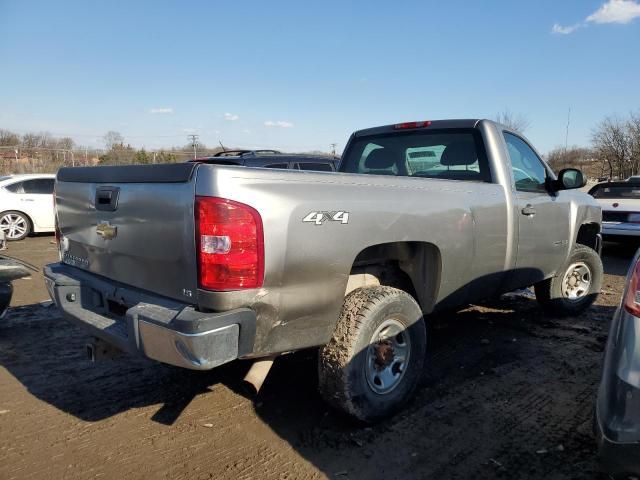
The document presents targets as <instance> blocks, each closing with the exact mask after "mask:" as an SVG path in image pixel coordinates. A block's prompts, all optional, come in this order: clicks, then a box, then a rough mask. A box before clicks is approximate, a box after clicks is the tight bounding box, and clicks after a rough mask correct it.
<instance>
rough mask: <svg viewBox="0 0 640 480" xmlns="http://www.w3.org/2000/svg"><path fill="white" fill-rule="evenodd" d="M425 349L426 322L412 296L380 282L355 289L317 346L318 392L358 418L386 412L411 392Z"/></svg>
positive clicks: (369, 419)
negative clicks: (325, 338) (324, 342)
mask: <svg viewBox="0 0 640 480" xmlns="http://www.w3.org/2000/svg"><path fill="white" fill-rule="evenodd" d="M426 350H427V334H426V326H425V321H424V319H423V317H422V311H421V310H420V307H419V306H418V304H417V303H416V301H415V300H414V299H413V297H412V296H411V295H409V294H408V293H406V292H404V291H402V290H398V289H396V288H391V287H383V286H375V287H365V288H359V289H357V290H354V291H353V292H351V293H350V294H349V295H347V297H346V298H345V300H344V304H343V307H342V312H341V314H340V318H339V320H338V323H337V325H336V328H335V331H334V333H333V337H332V338H331V340H330V341H329V343H328V344H327V345H326V346H324V347H323V348H322V349H321V350H320V355H319V359H318V373H319V388H320V393H321V395H322V397H323V398H324V399H325V400H326V401H327V402H328V403H329V404H330V405H332V406H333V407H335V408H337V409H338V410H342V411H343V412H345V413H347V414H348V415H350V416H352V417H354V418H356V419H358V420H360V421H362V422H366V423H371V422H375V421H377V420H380V419H382V418H384V417H387V416H390V415H392V414H393V413H395V412H397V411H398V410H399V409H400V408H402V406H403V405H405V403H406V402H407V401H408V400H409V399H410V398H411V396H412V395H413V394H414V392H415V390H416V387H417V386H418V384H419V382H420V378H421V375H422V367H423V364H424V359H425V354H426Z"/></svg>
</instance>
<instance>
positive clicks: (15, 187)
mask: <svg viewBox="0 0 640 480" xmlns="http://www.w3.org/2000/svg"><path fill="white" fill-rule="evenodd" d="M23 184H24V182H16V183H12V184H10V185H7V186H6V187H4V188H5V189H7V190H9V191H10V192H11V193H24V188H23Z"/></svg>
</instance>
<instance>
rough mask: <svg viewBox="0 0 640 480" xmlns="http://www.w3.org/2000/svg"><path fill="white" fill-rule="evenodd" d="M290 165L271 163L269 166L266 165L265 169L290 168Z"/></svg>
mask: <svg viewBox="0 0 640 480" xmlns="http://www.w3.org/2000/svg"><path fill="white" fill-rule="evenodd" d="M288 167H289V165H287V164H286V163H271V164H269V165H265V166H264V168H285V169H286V168H288Z"/></svg>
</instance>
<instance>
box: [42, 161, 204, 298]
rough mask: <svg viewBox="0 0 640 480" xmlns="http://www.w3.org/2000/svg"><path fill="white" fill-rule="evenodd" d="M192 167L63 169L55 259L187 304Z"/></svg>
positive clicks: (193, 270)
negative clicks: (58, 253) (58, 256)
mask: <svg viewBox="0 0 640 480" xmlns="http://www.w3.org/2000/svg"><path fill="white" fill-rule="evenodd" d="M197 167H198V166H197V165H196V164H186V163H185V164H171V165H136V166H118V167H97V168H96V167H91V168H63V169H61V170H60V171H59V172H58V176H57V179H56V187H55V192H56V193H55V195H56V211H57V216H58V224H59V228H60V233H61V235H62V239H61V254H62V261H63V262H64V263H67V264H69V265H72V266H75V267H77V268H81V269H83V270H86V271H89V272H92V273H95V274H98V275H101V276H103V277H106V278H109V279H112V280H116V281H118V282H121V283H124V284H126V285H131V286H134V287H138V288H140V289H143V290H148V291H151V292H154V293H157V294H160V295H163V296H166V297H170V298H174V299H179V300H182V301H186V302H191V303H194V302H195V299H196V290H197V259H196V251H195V241H194V214H193V208H194V195H195V194H194V189H195V172H196V170H197Z"/></svg>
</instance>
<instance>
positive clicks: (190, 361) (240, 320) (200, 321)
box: [44, 263, 256, 370]
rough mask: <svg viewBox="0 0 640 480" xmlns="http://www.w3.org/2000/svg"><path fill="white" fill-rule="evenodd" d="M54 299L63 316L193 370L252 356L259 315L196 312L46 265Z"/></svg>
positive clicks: (62, 267)
mask: <svg viewBox="0 0 640 480" xmlns="http://www.w3.org/2000/svg"><path fill="white" fill-rule="evenodd" d="M44 277H45V283H46V285H47V290H48V291H49V295H51V299H52V300H53V301H54V302H55V303H56V305H57V306H58V308H59V309H60V311H61V312H62V314H63V315H64V317H65V318H66V319H68V320H70V321H72V322H74V323H76V324H79V325H80V326H82V327H83V328H85V329H86V330H88V331H89V332H90V333H91V334H92V335H94V336H96V337H98V338H100V339H102V340H104V341H106V342H108V343H110V344H112V345H114V346H116V347H118V348H119V349H121V350H124V351H126V352H129V353H139V354H142V355H144V356H146V357H148V358H151V359H153V360H157V361H160V362H163V363H168V364H171V365H176V366H179V367H184V368H189V369H193V370H209V369H211V368H214V367H217V366H219V365H222V364H223V363H227V362H230V361H232V360H234V359H236V358H239V357H242V356H245V355H249V354H250V353H251V352H252V350H253V342H254V337H255V329H256V316H255V313H254V312H253V311H252V310H250V309H248V308H244V309H237V310H232V311H229V312H222V313H209V312H198V311H196V310H195V309H194V308H193V307H192V306H190V305H186V304H183V303H180V302H176V301H174V300H171V299H167V298H165V297H160V296H155V295H153V294H150V293H147V292H144V291H141V290H137V289H134V288H131V287H127V286H125V285H122V284H119V283H117V282H113V281H110V280H108V279H105V278H102V277H99V276H97V275H94V274H91V273H88V272H84V271H82V270H80V269H78V268H75V267H71V266H69V265H65V264H62V263H55V264H51V265H47V266H46V267H45V268H44Z"/></svg>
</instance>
